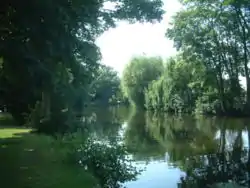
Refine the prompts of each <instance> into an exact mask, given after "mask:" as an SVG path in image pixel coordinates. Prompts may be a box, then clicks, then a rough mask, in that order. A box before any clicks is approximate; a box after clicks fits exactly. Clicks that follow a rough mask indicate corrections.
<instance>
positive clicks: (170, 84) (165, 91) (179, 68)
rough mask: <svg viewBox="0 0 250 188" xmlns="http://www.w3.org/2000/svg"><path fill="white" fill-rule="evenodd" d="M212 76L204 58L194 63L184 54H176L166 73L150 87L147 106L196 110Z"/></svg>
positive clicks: (171, 109) (180, 110) (168, 109)
mask: <svg viewBox="0 0 250 188" xmlns="http://www.w3.org/2000/svg"><path fill="white" fill-rule="evenodd" d="M208 76H209V75H208V74H206V72H205V69H204V66H203V65H202V64H201V63H200V62H198V61H196V62H192V63H190V62H188V60H185V59H184V58H183V57H182V56H181V54H180V55H178V56H176V57H172V58H170V59H169V60H168V61H167V62H166V66H165V70H164V72H163V74H162V76H161V77H160V78H159V79H158V80H154V81H152V82H151V83H150V84H149V86H148V88H147V89H146V91H145V99H146V103H145V106H146V108H147V109H153V110H161V111H168V112H192V111H193V110H194V109H195V102H196V100H197V98H198V97H199V96H200V95H201V94H202V93H203V92H204V91H205V90H206V87H207V86H208V81H207V79H208V78H209V77H208ZM210 81H211V80H210Z"/></svg>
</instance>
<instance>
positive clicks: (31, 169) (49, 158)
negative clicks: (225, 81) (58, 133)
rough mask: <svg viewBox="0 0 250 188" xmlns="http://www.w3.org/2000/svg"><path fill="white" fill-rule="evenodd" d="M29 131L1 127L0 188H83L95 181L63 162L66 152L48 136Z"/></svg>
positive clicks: (82, 171)
mask: <svg viewBox="0 0 250 188" xmlns="http://www.w3.org/2000/svg"><path fill="white" fill-rule="evenodd" d="M30 131H31V130H30V129H22V128H14V127H12V128H9V127H7V128H6V127H0V160H1V162H0V180H1V187H6V188H7V187H11V188H17V187H18V188H52V187H53V188H68V187H74V188H78V187H79V188H80V187H82V186H83V185H84V187H86V188H90V187H93V186H94V184H95V180H94V178H93V177H92V176H91V175H90V174H89V173H87V172H86V171H85V170H84V169H83V168H78V167H75V166H74V165H71V164H67V162H65V161H64V159H65V152H64V151H63V150H62V149H61V148H58V147H56V144H55V143H54V141H53V139H52V138H51V137H49V136H44V135H36V134H33V133H31V132H30Z"/></svg>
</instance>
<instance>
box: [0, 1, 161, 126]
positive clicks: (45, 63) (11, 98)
mask: <svg viewBox="0 0 250 188" xmlns="http://www.w3.org/2000/svg"><path fill="white" fill-rule="evenodd" d="M106 3H111V4H112V5H113V8H112V9H107V8H106V7H105V4H106ZM161 7H162V2H161V1H160V0H153V1H141V0H137V1H132V0H129V1H127V0H126V1H125V0H119V1H104V0H102V1H97V0H94V1H93V0H91V1H90V0H89V1H81V0H74V1H73V0H70V1H68V0H56V1H49V0H45V1H42V0H36V1H32V0H28V1H25V2H21V1H15V0H10V1H6V0H4V1H1V3H0V12H1V13H0V14H1V16H0V18H1V24H0V36H1V38H0V56H1V57H2V58H3V65H2V68H1V69H2V70H1V71H2V73H1V79H0V80H1V92H0V93H1V96H0V97H1V99H2V100H3V101H4V103H5V104H6V106H7V108H8V110H9V111H10V112H12V114H14V115H15V114H16V115H15V116H21V117H22V118H20V119H23V115H22V113H24V112H25V113H28V114H29V113H30V108H33V107H34V105H35V103H36V101H40V106H41V107H40V110H39V111H40V114H41V117H45V119H47V120H49V119H53V117H52V116H51V114H52V113H53V112H52V111H56V112H57V113H59V112H60V113H61V112H62V111H63V112H66V113H68V112H69V111H73V110H74V107H75V106H76V105H75V104H80V103H79V101H81V100H82V98H81V96H82V91H83V90H82V89H83V88H84V87H85V86H86V85H88V84H89V83H90V82H91V80H92V78H93V74H92V73H93V72H95V70H96V69H97V68H98V66H99V65H98V61H99V60H100V57H101V56H100V52H99V49H98V48H97V46H96V45H95V43H94V41H95V39H96V37H97V36H99V35H100V34H101V33H103V32H104V31H105V30H107V29H108V28H110V27H114V26H115V25H116V21H117V20H128V21H130V22H135V21H142V22H144V21H151V22H154V21H157V20H160V19H161V18H162V14H163V10H162V9H161ZM17 95H18V96H19V97H17ZM79 108H80V107H79ZM65 109H66V111H65ZM60 113H59V114H60ZM54 118H55V117H54ZM57 119H58V117H57ZM38 122H39V121H38ZM20 123H23V121H22V120H20ZM60 123H62V124H63V123H64V122H60ZM60 123H58V122H57V124H60Z"/></svg>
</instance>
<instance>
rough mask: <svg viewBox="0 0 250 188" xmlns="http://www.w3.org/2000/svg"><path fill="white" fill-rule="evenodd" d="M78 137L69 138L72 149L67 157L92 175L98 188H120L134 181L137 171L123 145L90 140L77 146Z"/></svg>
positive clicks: (115, 142) (114, 142)
mask: <svg viewBox="0 0 250 188" xmlns="http://www.w3.org/2000/svg"><path fill="white" fill-rule="evenodd" d="M79 136H80V135H77V134H76V135H75V137H74V138H73V139H72V138H71V140H72V141H73V140H74V141H73V142H74V147H71V148H73V149H72V150H71V152H70V153H69V154H70V155H69V157H70V159H71V161H73V162H75V163H77V164H79V165H81V166H82V167H83V168H84V169H85V170H86V171H89V172H90V173H91V174H93V176H94V177H95V178H96V179H97V180H98V183H99V185H100V187H103V188H109V187H112V188H120V187H122V183H124V182H126V181H130V180H135V178H136V176H137V175H138V174H139V171H137V170H136V168H135V167H133V166H132V160H131V159H129V158H128V152H127V149H126V147H125V146H124V145H122V144H120V143H118V142H117V141H107V142H100V141H97V140H93V139H91V138H88V139H87V140H85V141H84V142H82V143H81V144H79ZM66 140H67V139H66ZM66 140H65V141H66ZM76 143H78V144H76Z"/></svg>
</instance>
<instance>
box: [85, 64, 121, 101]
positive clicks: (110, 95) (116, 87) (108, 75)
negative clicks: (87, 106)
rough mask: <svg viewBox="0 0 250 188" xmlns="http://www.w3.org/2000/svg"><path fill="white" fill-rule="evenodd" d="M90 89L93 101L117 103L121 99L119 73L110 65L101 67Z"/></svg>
mask: <svg viewBox="0 0 250 188" xmlns="http://www.w3.org/2000/svg"><path fill="white" fill-rule="evenodd" d="M88 90H89V95H90V98H91V99H90V100H91V102H93V103H95V104H97V105H108V104H117V103H118V100H119V99H120V100H121V98H120V96H119V93H120V92H121V91H120V78H119V77H118V73H117V72H116V71H115V70H114V69H113V68H112V67H109V66H105V65H102V66H100V67H99V69H98V71H97V73H96V76H95V80H94V81H93V82H92V84H91V86H90V87H89V89H88ZM85 103H87V101H86V102H85Z"/></svg>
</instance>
